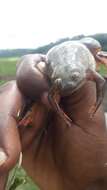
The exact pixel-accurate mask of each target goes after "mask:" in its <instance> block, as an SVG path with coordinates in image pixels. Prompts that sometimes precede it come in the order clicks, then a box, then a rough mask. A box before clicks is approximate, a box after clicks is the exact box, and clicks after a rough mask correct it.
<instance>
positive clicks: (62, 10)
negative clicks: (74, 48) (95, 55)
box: [0, 0, 107, 49]
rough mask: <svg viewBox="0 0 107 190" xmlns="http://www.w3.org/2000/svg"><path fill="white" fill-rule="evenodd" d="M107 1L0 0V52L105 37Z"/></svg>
mask: <svg viewBox="0 0 107 190" xmlns="http://www.w3.org/2000/svg"><path fill="white" fill-rule="evenodd" d="M106 19H107V0H0V49H1V48H6V49H7V48H36V47H38V46H41V45H45V44H47V43H49V42H54V41H56V40H58V39H60V38H62V37H72V36H74V35H78V34H85V35H88V34H95V33H102V32H103V33H107V21H106Z"/></svg>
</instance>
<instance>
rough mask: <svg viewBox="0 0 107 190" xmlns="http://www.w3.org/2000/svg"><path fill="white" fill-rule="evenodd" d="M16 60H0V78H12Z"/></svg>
mask: <svg viewBox="0 0 107 190" xmlns="http://www.w3.org/2000/svg"><path fill="white" fill-rule="evenodd" d="M17 60H18V58H17V57H15V58H0V76H6V75H8V76H12V75H15V72H16V64H17Z"/></svg>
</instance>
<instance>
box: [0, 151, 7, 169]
mask: <svg viewBox="0 0 107 190" xmlns="http://www.w3.org/2000/svg"><path fill="white" fill-rule="evenodd" d="M6 160H7V155H6V153H5V152H4V151H3V150H0V166H1V165H2V164H4V162H5V161H6Z"/></svg>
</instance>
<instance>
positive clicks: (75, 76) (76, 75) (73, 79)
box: [71, 71, 80, 81]
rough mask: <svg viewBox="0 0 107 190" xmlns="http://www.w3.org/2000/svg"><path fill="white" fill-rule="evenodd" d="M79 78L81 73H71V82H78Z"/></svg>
mask: <svg viewBox="0 0 107 190" xmlns="http://www.w3.org/2000/svg"><path fill="white" fill-rule="evenodd" d="M79 77H80V72H78V71H75V72H74V73H71V80H72V81H77V80H78V78H79Z"/></svg>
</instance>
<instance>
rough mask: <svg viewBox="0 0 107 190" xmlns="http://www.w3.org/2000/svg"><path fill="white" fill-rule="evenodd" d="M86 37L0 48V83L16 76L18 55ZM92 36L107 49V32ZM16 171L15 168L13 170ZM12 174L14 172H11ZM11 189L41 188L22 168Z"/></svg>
mask: <svg viewBox="0 0 107 190" xmlns="http://www.w3.org/2000/svg"><path fill="white" fill-rule="evenodd" d="M83 37H85V36H84V35H79V36H74V37H73V38H68V37H67V38H63V39H59V40H58V41H56V42H55V43H50V44H48V45H45V46H42V47H39V48H37V49H15V50H0V85H2V84H4V83H5V82H6V81H8V80H12V79H14V78H15V72H16V64H17V60H18V57H20V56H22V55H25V54H29V53H42V54H45V53H47V51H48V50H49V49H50V48H52V47H53V46H54V45H57V44H60V43H62V42H64V41H68V40H78V39H81V38H83ZM91 37H94V38H95V39H97V40H98V41H99V42H100V43H101V45H102V49H103V50H106V51H107V34H95V35H92V36H91ZM99 72H100V74H102V75H107V68H105V67H104V66H103V65H102V66H101V67H100V70H99ZM12 172H14V170H13V171H12ZM11 175H12V174H11ZM10 190H39V189H38V188H37V186H36V185H35V184H34V183H33V181H32V180H31V179H30V178H29V177H28V176H27V174H26V172H25V171H24V170H23V169H22V168H21V169H18V170H17V172H16V177H15V181H14V183H13V184H12V186H11V188H10Z"/></svg>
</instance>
